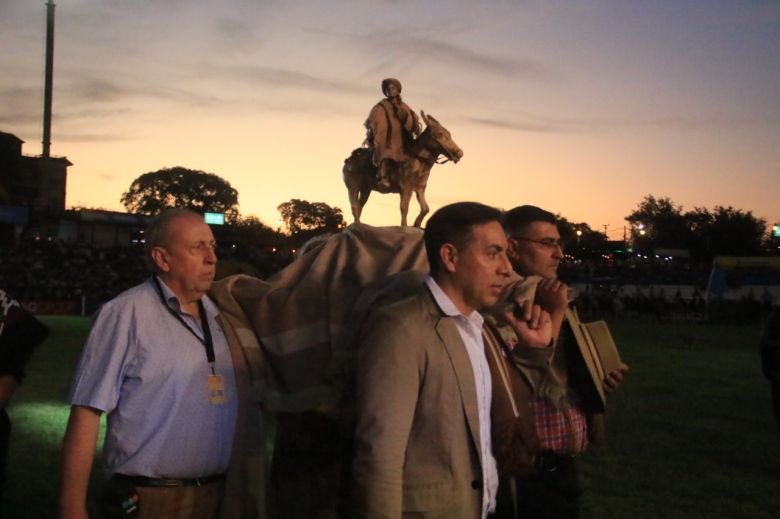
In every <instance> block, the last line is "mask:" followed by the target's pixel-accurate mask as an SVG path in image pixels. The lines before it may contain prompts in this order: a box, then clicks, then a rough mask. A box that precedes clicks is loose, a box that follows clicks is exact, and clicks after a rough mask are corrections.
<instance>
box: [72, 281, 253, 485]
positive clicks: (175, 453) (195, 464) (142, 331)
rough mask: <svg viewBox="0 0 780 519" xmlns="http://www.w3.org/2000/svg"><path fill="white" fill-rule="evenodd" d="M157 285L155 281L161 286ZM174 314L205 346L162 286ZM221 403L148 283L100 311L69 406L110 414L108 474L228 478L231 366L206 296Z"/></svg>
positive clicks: (194, 348)
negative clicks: (221, 388) (213, 398)
mask: <svg viewBox="0 0 780 519" xmlns="http://www.w3.org/2000/svg"><path fill="white" fill-rule="evenodd" d="M157 279H158V280H159V278H157ZM160 286H161V288H162V290H163V297H164V298H165V300H166V302H167V304H168V306H169V307H170V308H171V309H172V310H173V311H174V312H176V313H178V314H179V315H180V316H181V317H182V319H184V320H185V322H187V324H188V326H189V328H191V329H192V330H193V331H195V332H196V333H197V334H198V336H199V337H200V338H203V331H202V330H201V328H200V326H199V324H198V322H197V321H195V319H194V318H193V317H192V316H190V315H189V314H187V313H186V312H183V311H181V307H180V304H179V300H178V299H177V298H176V296H175V295H174V294H173V292H172V291H171V290H170V289H169V288H168V287H167V286H166V285H165V283H163V282H162V280H160ZM203 305H204V308H205V310H206V315H207V318H208V322H209V328H210V330H211V335H212V340H213V343H214V354H215V359H216V362H215V371H216V374H217V375H220V376H222V377H223V379H224V395H225V403H223V404H213V403H211V402H210V401H209V392H208V391H207V387H206V379H207V377H208V375H210V374H211V370H210V368H209V365H208V361H207V358H206V349H205V347H204V345H203V343H202V342H201V341H200V340H198V338H196V337H195V335H193V333H192V331H190V330H188V329H187V328H185V326H184V325H183V323H182V322H180V321H179V320H178V319H176V318H175V317H174V316H173V315H171V313H170V312H169V311H168V310H167V309H166V308H165V306H164V303H163V300H162V298H161V297H160V295H159V292H158V291H157V289H156V287H155V284H154V281H153V280H152V278H150V279H149V280H147V281H146V282H145V283H142V284H141V285H138V286H136V287H134V288H131V289H130V290H127V291H126V292H123V293H122V294H120V295H119V296H117V297H116V298H115V299H113V300H111V301H109V302H108V303H106V304H105V305H103V307H102V308H101V309H100V311H99V312H98V314H97V316H96V318H95V321H94V323H93V325H92V329H91V331H90V333H89V337H88V339H87V343H86V345H85V346H84V349H83V351H82V354H81V359H80V360H79V364H78V367H77V369H76V375H75V377H74V379H73V384H72V386H71V393H70V398H69V400H70V403H71V405H79V406H88V407H92V408H95V409H98V410H100V411H104V412H106V413H108V417H107V430H106V439H105V444H104V447H103V455H104V459H105V465H106V470H107V472H108V473H109V474H112V473H120V474H127V475H138V476H146V477H156V478H195V477H201V476H209V475H214V474H221V473H223V472H225V471H226V470H227V467H228V464H229V461H230V454H231V450H232V445H233V436H234V432H235V424H236V415H237V409H238V406H237V394H236V383H235V374H234V371H233V363H232V361H231V358H230V351H229V350H228V345H227V340H226V338H225V334H224V332H223V331H222V328H221V327H220V326H219V324H218V323H217V322H216V321H215V317H216V315H217V313H218V309H217V307H216V305H214V303H213V302H212V301H211V300H210V299H209V298H208V297H207V296H204V297H203Z"/></svg>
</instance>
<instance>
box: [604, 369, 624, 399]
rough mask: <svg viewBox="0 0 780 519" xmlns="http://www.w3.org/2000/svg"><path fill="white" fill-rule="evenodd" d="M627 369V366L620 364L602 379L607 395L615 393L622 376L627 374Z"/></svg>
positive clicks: (621, 381)
mask: <svg viewBox="0 0 780 519" xmlns="http://www.w3.org/2000/svg"><path fill="white" fill-rule="evenodd" d="M628 371H629V367H628V365H627V364H624V363H622V362H621V363H620V367H619V368H618V369H616V370H614V371H612V372H611V373H609V374H608V375H607V376H606V377H605V378H604V390H605V391H606V392H607V393H612V392H613V391H615V390H616V389H617V388H618V387H619V386H620V384H621V383H623V375H625V374H626V373H628Z"/></svg>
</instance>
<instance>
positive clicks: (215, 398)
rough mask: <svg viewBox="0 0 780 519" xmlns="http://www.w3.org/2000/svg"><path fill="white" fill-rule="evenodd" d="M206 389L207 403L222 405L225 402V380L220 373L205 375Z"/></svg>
mask: <svg viewBox="0 0 780 519" xmlns="http://www.w3.org/2000/svg"><path fill="white" fill-rule="evenodd" d="M206 391H208V394H209V403H210V404H212V405H222V404H224V403H225V380H224V379H223V378H222V375H208V376H206Z"/></svg>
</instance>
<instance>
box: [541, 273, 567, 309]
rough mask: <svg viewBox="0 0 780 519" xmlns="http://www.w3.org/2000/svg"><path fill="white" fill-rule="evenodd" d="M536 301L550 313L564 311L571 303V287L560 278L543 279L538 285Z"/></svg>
mask: <svg viewBox="0 0 780 519" xmlns="http://www.w3.org/2000/svg"><path fill="white" fill-rule="evenodd" d="M536 303H537V304H538V305H539V306H541V307H542V308H543V309H544V310H547V311H548V312H549V313H551V314H554V313H559V312H560V313H563V312H565V311H566V307H567V306H568V305H569V287H568V286H567V285H566V283H563V282H562V281H561V280H559V279H542V280H541V281H539V284H538V285H537V286H536Z"/></svg>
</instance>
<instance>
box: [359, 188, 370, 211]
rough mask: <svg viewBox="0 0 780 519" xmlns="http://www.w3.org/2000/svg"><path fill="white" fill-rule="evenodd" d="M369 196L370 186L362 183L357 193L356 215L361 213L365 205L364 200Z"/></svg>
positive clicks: (366, 200)
mask: <svg viewBox="0 0 780 519" xmlns="http://www.w3.org/2000/svg"><path fill="white" fill-rule="evenodd" d="M366 184H367V183H366ZM369 196H371V186H368V185H364V186H363V187H362V188H360V192H359V193H358V215H360V214H362V213H363V207H365V205H366V202H368V197H369Z"/></svg>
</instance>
